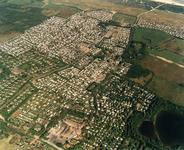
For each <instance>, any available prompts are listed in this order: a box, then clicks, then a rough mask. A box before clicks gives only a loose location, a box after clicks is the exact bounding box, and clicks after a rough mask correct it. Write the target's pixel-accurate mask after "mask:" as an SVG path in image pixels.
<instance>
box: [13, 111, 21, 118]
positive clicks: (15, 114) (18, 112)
mask: <svg viewBox="0 0 184 150" xmlns="http://www.w3.org/2000/svg"><path fill="white" fill-rule="evenodd" d="M20 112H21V111H20V110H17V111H16V112H15V113H14V114H13V115H14V116H15V117H16V116H17V115H18V114H20Z"/></svg>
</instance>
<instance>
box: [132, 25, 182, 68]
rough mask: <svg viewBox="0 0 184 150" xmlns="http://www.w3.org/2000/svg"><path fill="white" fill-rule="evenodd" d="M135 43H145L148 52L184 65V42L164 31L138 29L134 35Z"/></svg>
mask: <svg viewBox="0 0 184 150" xmlns="http://www.w3.org/2000/svg"><path fill="white" fill-rule="evenodd" d="M133 40H134V41H139V42H143V43H145V44H146V46H147V47H148V48H147V50H148V52H149V53H150V54H152V55H154V56H160V57H164V58H165V59H168V60H171V61H173V62H175V63H178V64H181V65H184V63H183V62H182V60H184V42H183V40H181V39H178V38H173V37H172V36H171V35H168V34H166V33H164V32H162V31H159V30H155V29H147V28H142V27H136V28H135V31H134V35H133Z"/></svg>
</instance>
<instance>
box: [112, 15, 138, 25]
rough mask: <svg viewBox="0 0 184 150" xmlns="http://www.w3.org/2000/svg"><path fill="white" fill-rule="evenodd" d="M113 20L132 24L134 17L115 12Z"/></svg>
mask: <svg viewBox="0 0 184 150" xmlns="http://www.w3.org/2000/svg"><path fill="white" fill-rule="evenodd" d="M113 20H114V21H118V22H121V23H129V24H134V23H135V20H136V17H135V16H129V15H125V14H122V13H116V14H115V15H114V16H113Z"/></svg>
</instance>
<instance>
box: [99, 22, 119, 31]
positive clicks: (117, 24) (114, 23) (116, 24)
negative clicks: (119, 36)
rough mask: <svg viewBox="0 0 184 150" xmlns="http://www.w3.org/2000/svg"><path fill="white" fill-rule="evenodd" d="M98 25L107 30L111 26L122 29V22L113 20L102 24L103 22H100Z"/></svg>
mask: <svg viewBox="0 0 184 150" xmlns="http://www.w3.org/2000/svg"><path fill="white" fill-rule="evenodd" d="M98 25H100V26H101V27H102V28H104V29H106V27H107V26H109V25H113V26H117V27H121V23H120V22H117V21H113V20H110V21H108V22H102V21H100V23H99V24H98Z"/></svg>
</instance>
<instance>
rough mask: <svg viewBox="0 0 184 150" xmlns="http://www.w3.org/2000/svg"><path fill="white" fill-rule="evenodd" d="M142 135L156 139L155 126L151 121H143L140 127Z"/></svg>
mask: <svg viewBox="0 0 184 150" xmlns="http://www.w3.org/2000/svg"><path fill="white" fill-rule="evenodd" d="M139 132H140V133H141V135H143V136H145V137H147V138H149V139H152V140H156V134H155V127H154V125H153V122H151V121H143V122H142V123H141V125H140V127H139Z"/></svg>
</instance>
